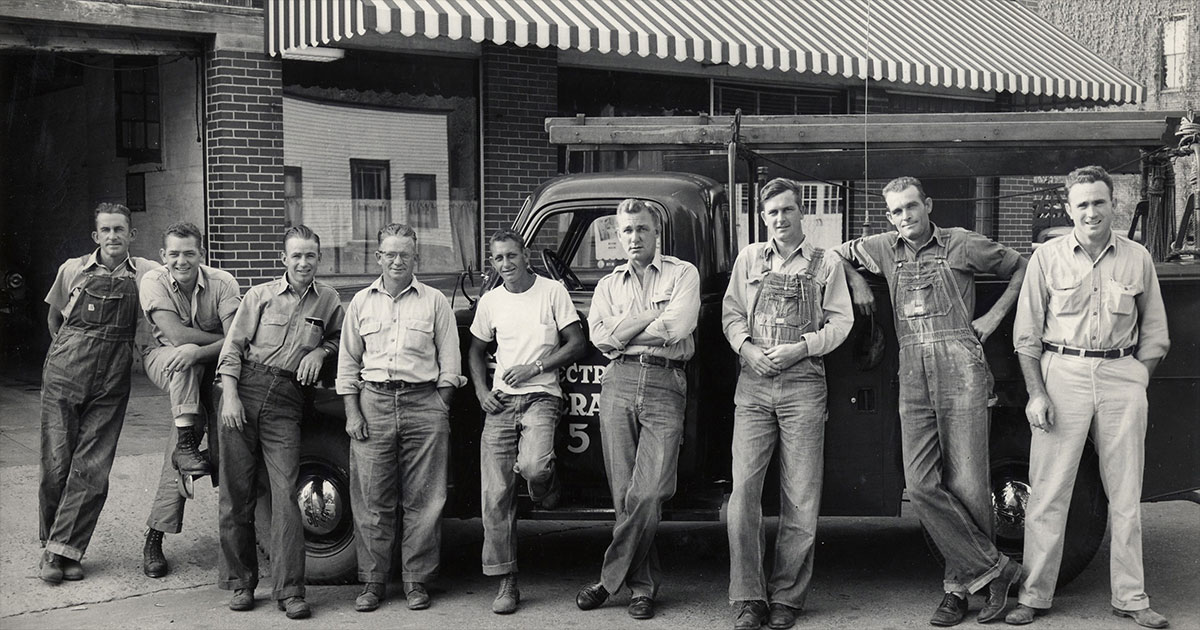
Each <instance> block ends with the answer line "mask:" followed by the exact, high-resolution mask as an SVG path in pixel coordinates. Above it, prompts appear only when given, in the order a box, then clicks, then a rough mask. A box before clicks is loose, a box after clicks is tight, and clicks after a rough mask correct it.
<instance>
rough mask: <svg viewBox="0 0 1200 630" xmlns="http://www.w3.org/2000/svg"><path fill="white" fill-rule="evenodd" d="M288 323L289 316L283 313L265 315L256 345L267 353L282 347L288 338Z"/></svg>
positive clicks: (260, 325) (259, 328) (259, 327)
mask: <svg viewBox="0 0 1200 630" xmlns="http://www.w3.org/2000/svg"><path fill="white" fill-rule="evenodd" d="M288 321H289V320H288V316H287V315H284V314H282V313H263V316H262V320H261V323H260V324H259V326H258V335H257V338H256V339H255V344H254V345H256V346H259V347H261V348H263V349H264V350H267V351H271V350H276V349H278V348H280V347H282V346H283V340H284V338H285V337H286V336H287V329H288Z"/></svg>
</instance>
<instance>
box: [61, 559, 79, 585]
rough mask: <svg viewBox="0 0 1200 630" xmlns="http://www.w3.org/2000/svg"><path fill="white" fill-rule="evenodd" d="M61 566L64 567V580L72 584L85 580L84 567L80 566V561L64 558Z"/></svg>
mask: <svg viewBox="0 0 1200 630" xmlns="http://www.w3.org/2000/svg"><path fill="white" fill-rule="evenodd" d="M59 566H61V567H62V572H63V579H64V580H69V581H71V582H78V581H79V580H82V579H83V565H82V564H79V561H78V560H72V559H70V558H66V557H64V558H63V559H62V560H61V561H60V562H59Z"/></svg>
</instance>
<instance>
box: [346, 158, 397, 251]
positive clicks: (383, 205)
mask: <svg viewBox="0 0 1200 630" xmlns="http://www.w3.org/2000/svg"><path fill="white" fill-rule="evenodd" d="M350 200H351V203H352V208H351V210H350V222H351V225H352V226H353V227H352V229H353V233H354V237H355V238H354V240H355V241H358V242H359V243H360V245H361V247H362V251H361V253H360V252H354V251H351V252H349V253H350V255H351V258H350V260H349V261H347V262H349V264H348V265H347V264H343V268H342V272H344V273H346V272H354V271H359V269H358V264H357V262H358V261H357V260H355V259H360V260H361V261H362V268H361V272H362V273H370V272H372V271H374V269H373V268H372V267H374V266H375V259H374V256H372V255H371V253H372V252H374V251H375V245H376V244H377V240H378V237H379V230H380V228H382V227H383V226H385V225H387V224H388V223H391V222H392V220H391V217H392V184H391V167H390V166H389V165H388V163H387V161H386V160H350ZM351 249H357V248H351ZM356 254H358V255H356Z"/></svg>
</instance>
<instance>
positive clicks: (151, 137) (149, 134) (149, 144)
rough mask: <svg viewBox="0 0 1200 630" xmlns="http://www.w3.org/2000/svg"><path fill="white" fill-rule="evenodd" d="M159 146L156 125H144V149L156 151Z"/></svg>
mask: <svg viewBox="0 0 1200 630" xmlns="http://www.w3.org/2000/svg"><path fill="white" fill-rule="evenodd" d="M158 145H159V135H158V123H147V124H146V148H147V149H157V148H158Z"/></svg>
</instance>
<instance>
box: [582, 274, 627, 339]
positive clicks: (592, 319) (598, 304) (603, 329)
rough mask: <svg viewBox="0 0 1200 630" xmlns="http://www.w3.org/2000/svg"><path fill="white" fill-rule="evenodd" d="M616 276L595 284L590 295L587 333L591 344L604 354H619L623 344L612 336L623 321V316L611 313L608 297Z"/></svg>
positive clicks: (610, 301) (610, 303) (610, 299)
mask: <svg viewBox="0 0 1200 630" xmlns="http://www.w3.org/2000/svg"><path fill="white" fill-rule="evenodd" d="M613 278H616V276H606V277H605V278H602V279H601V280H600V282H599V283H597V284H596V290H595V291H594V292H593V293H592V305H591V307H590V308H589V309H588V332H589V333H590V334H591V339H592V344H593V345H595V346H596V348H598V349H599V350H600V352H603V353H605V354H608V353H613V352H620V351H622V350H624V349H625V344H623V343H621V341H620V340H619V339H617V338H616V337H615V336H613V331H615V330H616V329H617V326H619V325H620V324H621V322H622V321H624V320H625V316H624V315H618V314H614V313H613V312H612V296H611V295H609V285H610V283H611V282H612V281H613Z"/></svg>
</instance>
